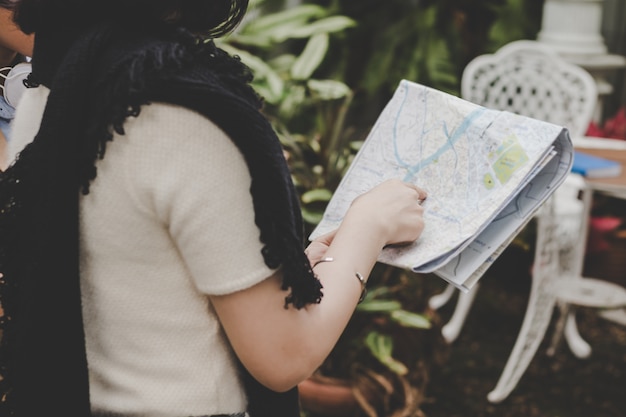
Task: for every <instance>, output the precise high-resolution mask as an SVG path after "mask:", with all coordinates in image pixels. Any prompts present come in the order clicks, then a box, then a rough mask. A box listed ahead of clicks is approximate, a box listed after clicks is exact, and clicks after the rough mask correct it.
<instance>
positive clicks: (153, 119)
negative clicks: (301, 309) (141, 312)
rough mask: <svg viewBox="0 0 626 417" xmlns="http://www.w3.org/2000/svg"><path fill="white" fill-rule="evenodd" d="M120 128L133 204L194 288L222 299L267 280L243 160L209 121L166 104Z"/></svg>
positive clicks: (151, 107) (148, 109)
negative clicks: (174, 253)
mask: <svg viewBox="0 0 626 417" xmlns="http://www.w3.org/2000/svg"><path fill="white" fill-rule="evenodd" d="M127 125H128V126H126V132H127V135H128V138H129V139H130V141H131V142H132V143H133V152H131V153H134V156H131V157H130V158H129V159H128V160H127V163H126V169H128V170H129V171H130V172H129V175H128V176H129V177H131V178H133V181H135V182H136V185H135V189H136V195H137V198H138V202H139V204H142V205H143V206H144V208H145V210H146V212H147V213H153V215H154V216H156V218H157V219H158V220H159V221H160V222H161V224H162V225H163V227H164V228H165V229H166V230H167V232H168V234H169V236H170V237H171V239H172V240H173V242H174V244H175V245H176V247H177V249H178V251H179V252H180V256H181V257H182V259H183V260H184V262H185V265H186V267H187V268H188V270H189V272H190V275H191V277H192V279H193V280H194V283H195V285H196V286H197V287H198V289H199V290H200V291H201V292H203V293H206V294H213V295H220V294H227V293H231V292H234V291H238V290H242V289H245V288H247V287H250V286H252V285H254V284H256V283H258V282H260V281H262V280H263V279H265V278H267V277H268V276H270V275H271V274H272V273H273V271H272V270H271V269H269V268H268V267H267V266H266V265H265V263H264V261H263V257H262V254H261V249H262V244H261V242H260V239H259V229H258V227H257V226H256V224H255V222H254V208H253V203H252V196H251V194H250V182H251V178H250V174H249V171H248V168H247V165H246V163H245V161H244V159H243V156H242V154H241V153H240V152H239V150H238V149H237V148H236V146H235V145H234V143H233V142H232V141H231V140H230V138H229V137H228V136H227V135H226V134H225V133H224V132H223V131H222V130H220V129H219V127H217V126H216V125H215V124H214V123H213V122H211V121H210V120H208V119H207V118H205V117H204V116H202V115H200V114H198V113H195V112H193V111H191V110H188V109H185V108H181V107H177V106H174V105H168V104H159V103H157V104H153V105H149V106H145V108H143V109H142V112H141V114H140V115H139V117H138V118H137V119H134V120H132V121H129V122H128V123H127Z"/></svg>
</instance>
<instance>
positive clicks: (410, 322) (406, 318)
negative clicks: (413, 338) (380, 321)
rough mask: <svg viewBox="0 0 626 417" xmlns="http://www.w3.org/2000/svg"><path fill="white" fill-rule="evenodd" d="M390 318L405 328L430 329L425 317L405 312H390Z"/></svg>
mask: <svg viewBox="0 0 626 417" xmlns="http://www.w3.org/2000/svg"><path fill="white" fill-rule="evenodd" d="M391 318H392V319H393V320H394V321H396V322H397V323H399V324H401V325H403V326H405V327H415V328H417V329H430V327H431V323H430V320H428V318H427V317H426V316H423V315H421V314H417V313H412V312H410V311H406V310H395V311H392V312H391Z"/></svg>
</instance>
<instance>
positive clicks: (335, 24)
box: [290, 16, 356, 38]
mask: <svg viewBox="0 0 626 417" xmlns="http://www.w3.org/2000/svg"><path fill="white" fill-rule="evenodd" d="M355 25H356V22H355V21H354V20H352V19H350V18H349V17H346V16H331V17H327V18H325V19H321V20H318V21H316V22H313V23H311V24H308V25H305V26H300V27H299V28H296V29H295V30H294V31H292V32H291V36H290V38H308V37H311V36H313V35H314V34H316V33H332V32H340V31H342V30H345V29H347V28H349V27H353V26H355Z"/></svg>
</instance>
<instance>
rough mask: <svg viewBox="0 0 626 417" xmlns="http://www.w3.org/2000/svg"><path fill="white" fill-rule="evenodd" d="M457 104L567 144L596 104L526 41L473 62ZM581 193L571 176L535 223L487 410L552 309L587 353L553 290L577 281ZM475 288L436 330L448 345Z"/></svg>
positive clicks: (574, 76) (578, 77)
mask: <svg viewBox="0 0 626 417" xmlns="http://www.w3.org/2000/svg"><path fill="white" fill-rule="evenodd" d="M461 96H462V97H463V98H464V99H466V100H468V101H471V102H474V103H477V104H480V105H482V106H485V107H488V108H493V109H498V110H507V111H511V112H514V113H518V114H522V115H525V116H529V117H533V118H536V119H540V120H544V121H547V122H550V123H554V124H558V125H561V126H565V127H567V128H568V130H569V131H570V134H571V135H572V136H574V137H576V136H583V135H584V133H585V131H586V129H587V126H588V125H589V122H590V121H591V120H592V117H593V112H594V107H595V105H596V103H597V90H596V84H595V82H594V80H593V78H592V77H591V75H590V74H589V73H587V72H586V71H585V70H584V69H582V68H580V67H578V66H576V65H573V64H570V63H568V62H566V61H565V60H563V59H562V58H561V57H560V56H558V54H557V53H556V52H554V51H553V50H551V49H550V48H549V47H547V46H546V45H544V44H541V43H540V42H537V41H530V40H523V41H516V42H512V43H510V44H508V45H505V46H504V47H502V48H501V49H499V50H498V51H497V52H496V53H495V54H490V55H482V56H479V57H477V58H475V59H474V60H472V61H471V62H470V63H469V64H468V65H467V67H466V68H465V70H464V72H463V77H462V81H461ZM583 187H584V181H583V180H582V178H581V177H578V176H577V175H574V174H571V175H570V176H568V178H567V180H566V181H565V183H564V184H563V185H562V186H561V187H560V188H559V189H558V190H557V191H556V192H555V193H554V194H553V196H552V197H551V198H550V199H549V200H548V201H547V202H546V204H545V205H544V206H543V207H542V209H541V210H540V212H539V214H538V215H537V224H538V227H537V242H536V251H535V263H534V266H533V272H532V285H531V291H530V296H529V301H528V307H527V310H526V315H525V318H524V321H523V324H522V328H521V330H520V333H519V335H518V339H517V341H516V344H515V346H514V348H513V351H512V353H511V355H510V357H509V360H508V362H507V364H506V366H505V369H504V371H503V373H502V375H501V377H500V380H499V381H498V384H497V386H496V388H495V389H494V390H493V391H492V392H491V393H489V395H488V399H489V401H491V402H499V401H502V400H504V399H505V398H506V397H507V396H508V395H509V393H510V392H511V391H512V390H513V388H514V387H515V386H516V385H517V382H518V381H519V379H520V378H521V376H522V375H523V373H524V372H525V370H526V368H527V367H528V364H529V363H530V361H531V359H532V358H533V356H534V354H535V352H536V350H537V348H538V347H539V344H540V342H541V341H542V339H543V337H544V335H545V332H546V330H547V328H548V325H549V323H550V320H551V317H552V313H553V310H554V307H556V306H557V304H559V303H560V304H561V306H562V308H561V312H562V315H561V318H560V319H559V323H558V326H557V327H558V328H560V329H562V332H563V333H564V335H565V339H566V340H567V342H568V345H569V346H570V348H571V350H572V352H573V353H574V354H575V355H576V356H578V357H586V356H588V355H589V354H590V352H591V349H590V347H589V345H588V344H587V343H586V342H585V341H584V340H583V339H582V337H581V336H580V335H579V333H578V331H577V327H576V322H575V317H574V315H573V313H572V311H571V310H570V309H569V303H567V302H565V301H566V300H565V299H563V298H560V297H559V295H558V293H559V291H560V289H562V288H567V285H562V284H561V283H560V282H561V281H563V280H571V279H582V278H581V273H582V263H581V262H580V257H581V256H583V255H584V253H583V252H584V242H582V243H581V244H578V242H580V240H581V237H582V238H583V239H584V237H585V236H586V233H585V232H586V230H584V229H585V227H586V222H584V218H585V217H584V216H585V213H584V212H583V207H584V205H583V202H582V201H580V200H579V199H578V197H577V196H578V192H579V191H580V190H581V189H582V188H583ZM557 217H558V221H556V220H555V219H556V218H557ZM478 288H479V286H478V285H475V286H474V288H473V289H472V290H471V291H470V292H468V293H459V297H458V301H457V305H456V307H455V310H454V313H453V314H452V317H451V319H450V321H449V322H448V323H447V324H446V325H445V326H444V327H443V329H442V333H443V336H444V337H445V338H446V340H447V341H448V342H452V341H454V340H455V339H456V337H457V336H458V335H459V332H460V331H461V329H462V326H463V324H464V321H465V319H466V317H467V314H468V312H469V310H470V307H471V304H472V302H473V300H474V297H475V295H476V292H477V290H478ZM594 288H595V287H594ZM602 288H604V289H606V286H603V287H602ZM455 292H456V291H455V290H454V288H453V287H451V286H449V287H448V288H446V289H445V290H444V292H443V293H441V294H438V295H436V296H434V297H432V298H431V299H430V301H429V304H430V306H431V307H432V308H439V307H441V306H442V305H444V304H445V303H447V302H448V301H449V300H450V299H451V298H452V297H453V295H454V293H455ZM574 298H575V297H574ZM557 340H558V338H555V339H554V342H555V343H556V341H557ZM552 352H553V350H552Z"/></svg>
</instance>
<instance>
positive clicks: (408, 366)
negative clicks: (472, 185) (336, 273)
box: [319, 265, 447, 417]
mask: <svg viewBox="0 0 626 417" xmlns="http://www.w3.org/2000/svg"><path fill="white" fill-rule="evenodd" d="M425 278H426V277H423V276H422V277H418V276H415V274H413V273H412V272H408V271H403V270H400V269H398V268H393V267H389V266H385V265H377V266H376V269H375V271H374V272H373V273H372V275H371V276H370V286H371V290H370V292H369V293H368V294H367V296H366V297H365V299H364V300H363V302H362V303H361V304H359V305H358V307H357V309H356V311H355V313H354V315H353V317H352V319H351V320H350V323H349V324H348V326H347V328H346V330H345V331H344V333H343V335H342V336H341V338H340V340H339V342H338V343H337V345H336V346H335V348H334V349H333V350H332V352H331V353H330V355H329V356H328V358H327V359H326V361H325V362H324V364H323V365H322V367H321V368H320V369H319V374H321V375H322V376H324V377H334V378H342V379H347V380H349V381H350V385H351V386H352V390H353V392H354V393H355V398H356V400H357V402H358V404H359V406H360V408H361V410H362V413H363V414H364V415H367V416H368V417H378V416H387V415H398V416H400V415H401V416H421V415H422V414H421V406H422V404H423V400H424V396H425V392H426V386H427V383H428V375H429V371H430V369H432V367H433V366H438V365H440V364H442V363H443V361H444V360H445V358H446V352H447V344H446V343H445V341H444V340H443V338H442V336H441V332H440V328H439V327H438V325H437V323H438V320H437V317H436V315H435V313H434V312H432V311H430V310H429V309H428V307H427V299H428V295H427V293H426V292H425V291H424V288H423V285H422V283H421V281H420V280H421V279H425ZM415 312H424V313H423V314H418V313H415Z"/></svg>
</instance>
